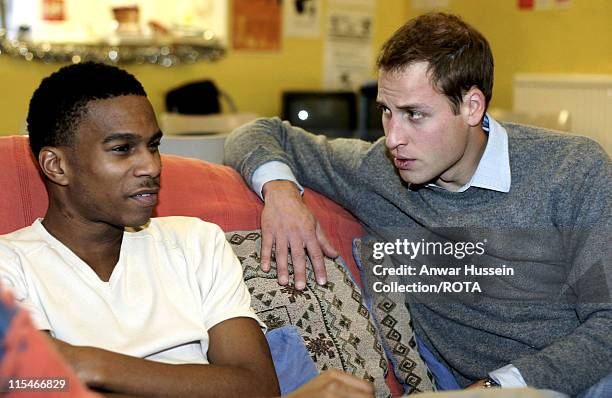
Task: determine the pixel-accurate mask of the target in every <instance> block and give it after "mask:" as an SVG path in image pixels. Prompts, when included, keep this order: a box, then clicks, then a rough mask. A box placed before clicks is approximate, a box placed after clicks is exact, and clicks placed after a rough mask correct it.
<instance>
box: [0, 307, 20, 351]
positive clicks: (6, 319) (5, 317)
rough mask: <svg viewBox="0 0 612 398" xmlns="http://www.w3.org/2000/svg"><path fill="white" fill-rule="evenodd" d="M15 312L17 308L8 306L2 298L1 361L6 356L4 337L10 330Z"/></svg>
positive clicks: (0, 315) (0, 321) (0, 323)
mask: <svg viewBox="0 0 612 398" xmlns="http://www.w3.org/2000/svg"><path fill="white" fill-rule="evenodd" d="M15 312H16V310H15V308H9V307H7V305H6V304H5V303H4V302H3V301H2V300H0V361H1V360H2V358H4V344H3V342H4V337H5V336H6V332H8V330H9V327H10V325H11V321H12V320H13V317H14V316H15Z"/></svg>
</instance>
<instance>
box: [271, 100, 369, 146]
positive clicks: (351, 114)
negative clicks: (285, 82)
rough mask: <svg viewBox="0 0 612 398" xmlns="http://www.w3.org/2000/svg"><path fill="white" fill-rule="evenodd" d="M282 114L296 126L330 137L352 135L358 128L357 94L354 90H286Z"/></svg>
mask: <svg viewBox="0 0 612 398" xmlns="http://www.w3.org/2000/svg"><path fill="white" fill-rule="evenodd" d="M282 107H283V110H282V117H283V119H284V120H288V121H289V122H291V124H292V125H294V126H299V127H302V128H303V129H305V130H307V131H310V132H312V133H316V134H325V135H327V136H329V137H332V138H335V137H352V136H353V135H354V134H355V131H356V129H357V98H356V95H355V93H354V92H352V91H286V92H284V93H283V98H282Z"/></svg>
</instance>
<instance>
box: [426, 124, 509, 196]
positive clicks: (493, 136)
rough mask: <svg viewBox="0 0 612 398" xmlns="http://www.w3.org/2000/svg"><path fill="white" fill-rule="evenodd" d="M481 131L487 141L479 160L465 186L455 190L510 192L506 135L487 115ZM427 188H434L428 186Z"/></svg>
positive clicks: (504, 130)
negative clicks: (483, 132) (473, 188)
mask: <svg viewBox="0 0 612 398" xmlns="http://www.w3.org/2000/svg"><path fill="white" fill-rule="evenodd" d="M482 129H483V130H484V131H485V132H487V133H488V135H489V139H488V140H487V146H486V147H485V150H484V153H483V154H482V157H481V158H480V162H479V163H478V167H477V168H476V171H475V172H474V175H473V176H472V178H471V179H470V181H468V183H467V184H465V185H464V186H462V187H461V188H459V189H458V190H457V192H465V191H467V190H468V188H470V187H478V188H484V189H489V190H492V191H498V192H505V193H507V192H510V183H511V174H510V156H509V154H508V133H507V132H506V129H505V128H503V127H502V126H501V124H499V123H498V122H497V121H496V120H495V119H493V118H492V117H491V116H489V115H488V114H486V115H485V117H484V119H483V121H482ZM428 186H436V187H437V185H435V184H428Z"/></svg>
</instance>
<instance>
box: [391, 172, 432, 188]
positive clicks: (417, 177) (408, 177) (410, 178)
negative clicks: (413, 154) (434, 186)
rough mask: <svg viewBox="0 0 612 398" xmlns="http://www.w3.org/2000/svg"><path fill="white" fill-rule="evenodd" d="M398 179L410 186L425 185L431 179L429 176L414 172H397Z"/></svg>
mask: <svg viewBox="0 0 612 398" xmlns="http://www.w3.org/2000/svg"><path fill="white" fill-rule="evenodd" d="M397 171H398V173H399V176H400V178H401V179H402V181H404V182H405V183H408V184H410V185H425V184H428V183H430V182H431V180H432V178H431V177H430V176H424V175H422V174H419V173H417V172H414V171H408V170H399V169H398V170H397Z"/></svg>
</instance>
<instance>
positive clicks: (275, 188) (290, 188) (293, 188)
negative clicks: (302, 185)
mask: <svg viewBox="0 0 612 398" xmlns="http://www.w3.org/2000/svg"><path fill="white" fill-rule="evenodd" d="M280 192H283V193H284V194H287V193H289V194H295V196H296V197H301V193H300V189H299V187H298V186H297V185H296V184H295V183H294V182H293V181H290V180H272V181H268V182H266V183H265V184H264V186H263V188H262V195H263V198H264V200H265V199H266V198H270V195H273V194H274V193H280Z"/></svg>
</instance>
